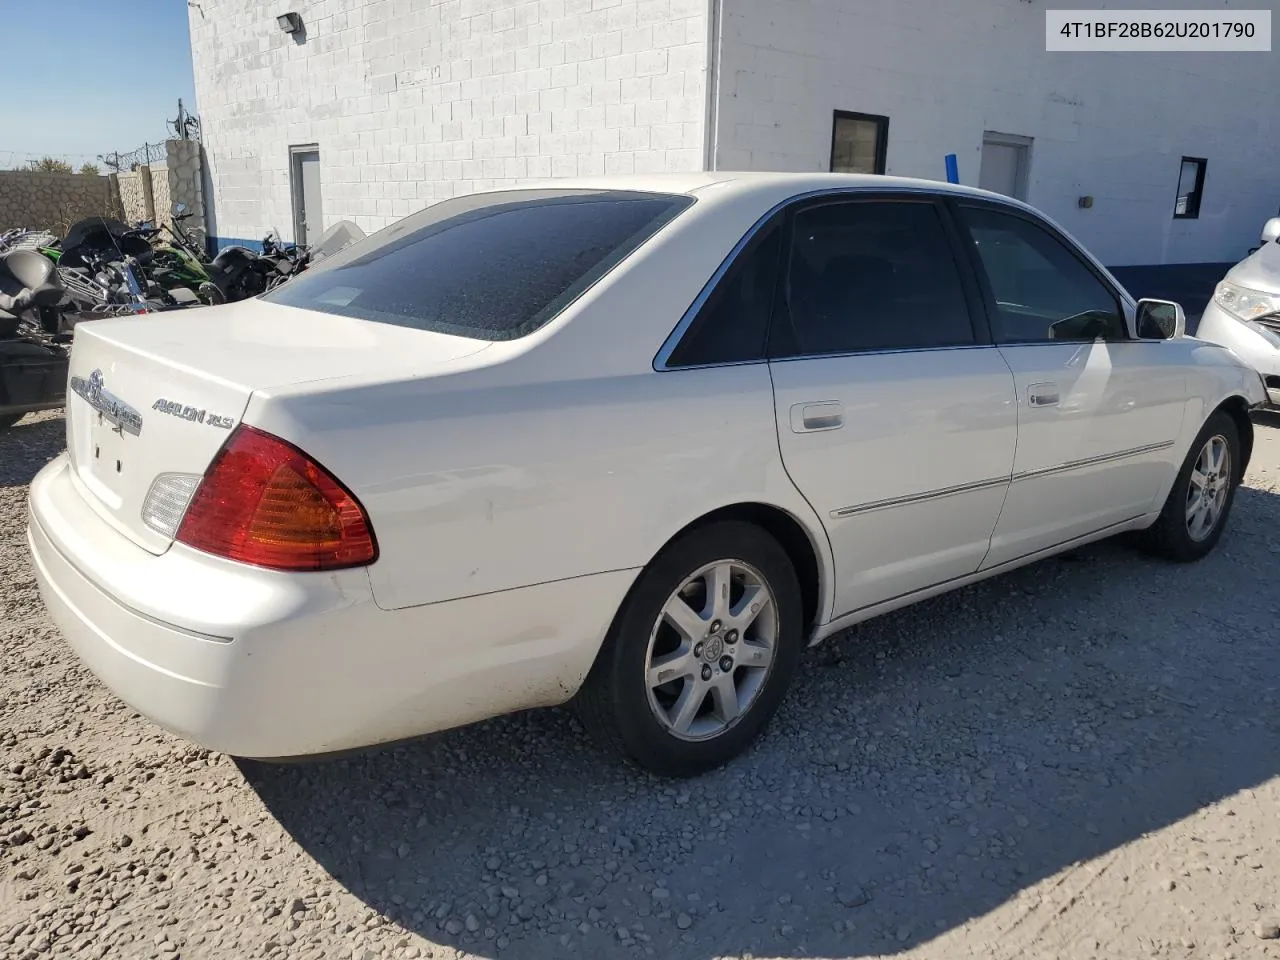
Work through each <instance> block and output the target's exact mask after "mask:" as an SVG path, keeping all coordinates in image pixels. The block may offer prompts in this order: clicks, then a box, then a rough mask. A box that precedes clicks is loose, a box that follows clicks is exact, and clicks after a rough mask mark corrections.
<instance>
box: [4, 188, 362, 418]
mask: <svg viewBox="0 0 1280 960" xmlns="http://www.w3.org/2000/svg"><path fill="white" fill-rule="evenodd" d="M190 217H191V214H188V213H186V212H185V210H184V209H183V207H182V205H181V204H180V205H179V206H178V208H177V210H176V212H175V214H174V216H173V224H172V226H169V225H165V226H163V227H160V228H157V227H153V226H151V225H149V224H139V225H137V226H134V227H129V226H127V225H126V224H124V223H121V222H120V221H119V220H113V219H110V218H107V217H92V218H90V219H87V220H81V221H80V222H78V223H76V224H74V225H73V226H72V227H71V229H70V230H68V231H67V234H66V236H65V237H63V238H62V239H58V238H57V237H55V236H54V235H53V234H50V233H47V232H43V231H33V230H25V229H16V230H8V231H5V232H3V233H0V430H4V429H7V428H8V427H10V426H12V425H13V424H14V423H16V422H17V421H18V419H19V418H20V417H22V415H23V414H24V413H29V412H32V411H35V410H46V409H52V408H54V407H60V406H62V404H63V402H64V401H65V399H66V382H67V363H68V359H69V356H70V349H71V343H72V340H73V334H74V329H75V325H76V324H77V323H80V322H82V321H84V320H93V319H98V318H101V317H112V316H128V315H134V314H144V313H157V312H162V311H169V310H188V309H193V308H198V307H203V306H207V305H216V304H223V303H231V302H234V301H236V300H244V299H246V298H248V297H255V296H258V295H259V294H262V293H265V292H267V291H268V290H271V289H273V288H275V287H276V286H278V285H279V284H281V283H284V282H286V281H287V280H288V279H289V278H290V277H293V276H295V275H297V274H298V273H300V272H302V271H303V270H305V269H307V267H308V266H310V265H311V264H313V263H315V262H318V261H319V260H321V259H323V258H324V257H326V256H331V255H332V254H334V253H336V252H337V251H338V250H341V249H343V248H344V247H347V246H349V245H350V244H352V243H354V242H355V241H357V240H359V239H362V238H363V237H364V233H363V232H362V231H361V230H360V228H359V227H357V226H356V225H355V224H353V223H351V222H350V221H347V220H344V221H341V222H339V223H337V224H335V225H334V226H333V227H331V228H329V230H327V231H325V233H324V234H323V235H322V236H321V237H320V238H319V239H318V240H317V241H316V243H314V244H312V245H310V246H297V245H294V244H284V243H282V242H281V240H280V238H279V235H278V234H277V233H276V232H275V231H272V232H271V233H269V234H268V235H267V236H266V237H265V238H264V239H263V241H262V251H261V252H257V251H254V250H251V249H249V248H248V247H244V246H232V247H226V248H224V249H222V250H221V251H219V252H218V253H217V255H216V256H213V257H210V256H208V254H207V253H206V252H205V249H204V245H203V244H202V243H200V242H198V241H197V240H196V239H195V238H194V237H193V236H192V235H191V234H190V233H189V232H188V231H187V229H186V228H185V226H184V221H186V220H188V219H190Z"/></svg>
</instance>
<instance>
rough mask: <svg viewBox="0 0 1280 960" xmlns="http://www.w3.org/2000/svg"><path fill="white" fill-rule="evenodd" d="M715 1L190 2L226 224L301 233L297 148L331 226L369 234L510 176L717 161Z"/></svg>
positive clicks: (211, 170)
mask: <svg viewBox="0 0 1280 960" xmlns="http://www.w3.org/2000/svg"><path fill="white" fill-rule="evenodd" d="M707 6H708V3H707V0H523V2H519V0H444V2H433V3H420V2H414V0H306V2H300V3H297V4H294V5H293V9H296V10H297V11H298V12H299V13H300V14H301V15H302V19H303V21H304V23H305V25H306V38H305V40H304V41H302V42H299V41H297V40H295V39H292V38H290V37H289V36H287V35H286V34H284V33H283V32H281V31H280V30H279V28H278V27H277V26H276V22H275V13H276V11H275V9H274V8H266V7H263V6H262V4H261V3H259V2H258V0H203V2H202V3H201V4H200V5H199V6H194V5H193V6H192V7H190V9H189V15H190V24H191V37H192V53H193V59H194V65H195V76H196V92H197V97H198V101H199V111H200V117H201V121H202V124H203V127H202V131H203V139H204V147H205V151H206V163H207V171H208V174H207V176H208V183H209V185H210V187H211V189H212V191H213V203H214V221H215V224H216V227H215V229H216V233H217V234H218V235H219V236H220V237H224V238H225V237H232V238H246V239H247V238H254V237H260V236H261V235H262V233H263V232H264V230H265V229H267V228H268V227H272V226H275V227H278V228H280V230H281V231H282V233H283V235H285V236H286V237H288V236H292V232H293V231H292V227H293V211H292V194H291V190H290V176H289V147H290V146H291V145H304V144H317V145H318V146H319V150H320V162H321V182H322V195H323V213H324V218H323V219H324V223H325V225H329V224H332V223H334V222H335V221H336V220H339V219H343V218H349V219H352V220H355V221H356V222H357V223H358V224H359V225H360V226H361V227H362V228H364V229H365V230H373V229H377V228H380V227H382V226H385V225H386V224H388V223H390V222H392V221H394V220H396V219H398V218H399V217H402V216H404V215H406V214H408V213H411V212H413V211H414V210H418V209H421V208H422V207H424V206H426V205H427V204H429V203H431V202H433V201H435V200H439V199H443V198H446V197H450V196H454V195H455V194H459V193H466V192H469V191H472V190H476V189H482V188H486V187H490V186H495V185H502V184H517V183H521V182H526V181H528V180H532V179H540V178H544V177H560V176H572V175H590V174H601V173H608V172H619V173H624V172H632V171H637V172H643V171H661V170H697V169H701V168H702V166H703V161H704V153H705V146H704V124H705V113H706V98H705V74H706V60H707Z"/></svg>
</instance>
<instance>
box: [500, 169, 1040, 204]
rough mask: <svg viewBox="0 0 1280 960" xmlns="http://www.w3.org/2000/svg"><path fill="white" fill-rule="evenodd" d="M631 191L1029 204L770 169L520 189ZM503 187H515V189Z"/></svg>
mask: <svg viewBox="0 0 1280 960" xmlns="http://www.w3.org/2000/svg"><path fill="white" fill-rule="evenodd" d="M530 188H537V189H561V190H564V189H569V190H572V189H590V190H631V191H637V192H641V193H675V194H683V195H687V196H693V197H704V196H707V197H709V196H711V195H721V196H724V195H728V194H737V195H741V194H746V193H753V194H756V195H758V196H760V197H761V198H766V197H767V198H770V199H771V200H772V202H774V203H777V202H781V201H783V200H786V199H787V198H789V197H794V196H799V195H802V194H806V193H811V192H817V191H823V190H858V189H867V190H876V191H882V192H893V191H908V192H915V191H921V190H927V191H930V192H932V193H945V194H953V195H957V196H970V197H982V198H986V199H990V200H998V201H1001V202H1004V203H1009V204H1013V205H1016V206H1025V205H1024V204H1022V203H1020V202H1019V201H1017V200H1013V199H1012V198H1010V197H1007V196H1004V195H1003V194H998V193H991V192H990V191H988V190H979V189H978V188H976V187H965V186H961V185H959V184H954V183H946V182H943V181H941V180H924V179H919V178H913V177H890V176H884V175H881V174H862V173H766V172H760V171H739V170H709V171H692V172H688V173H637V174H609V175H606V176H599V177H565V178H556V179H554V180H543V181H539V182H537V183H525V184H522V185H521V187H520V188H518V189H530ZM498 189H511V188H510V187H506V188H498Z"/></svg>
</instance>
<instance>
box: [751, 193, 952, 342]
mask: <svg viewBox="0 0 1280 960" xmlns="http://www.w3.org/2000/svg"><path fill="white" fill-rule="evenodd" d="M786 294H787V295H786V309H785V310H781V311H779V312H780V314H781V315H780V316H778V317H775V319H774V323H773V331H772V333H771V334H770V355H771V356H773V357H775V358H780V357H795V356H812V355H820V354H833V353H856V352H861V351H869V350H901V349H905V350H911V349H927V348H932V347H948V346H959V345H964V344H970V343H973V342H974V332H973V325H972V323H971V322H970V317H969V309H968V305H967V303H966V300H965V295H964V288H963V286H962V285H961V280H960V271H959V269H958V267H957V266H956V261H955V257H954V255H953V252H952V247H951V243H950V241H949V240H948V238H947V234H946V231H945V229H944V227H943V224H942V218H941V217H940V215H939V212H938V208H937V207H936V206H935V205H934V204H933V203H932V202H928V201H926V202H907V201H867V202H849V203H828V204H823V205H820V206H814V207H808V208H807V209H804V210H801V211H800V212H799V213H797V214H796V217H795V223H794V227H793V231H792V244H791V255H790V258H789V263H788V268H787V290H786Z"/></svg>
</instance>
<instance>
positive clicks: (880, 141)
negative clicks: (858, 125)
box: [827, 110, 889, 177]
mask: <svg viewBox="0 0 1280 960" xmlns="http://www.w3.org/2000/svg"><path fill="white" fill-rule="evenodd" d="M841 120H864V121H868V122H870V123H874V124H875V125H876V158H875V169H874V170H872V171H871V173H869V174H867V173H862V174H852V173H851V174H849V175H850V176H863V177H867V176H884V172H885V162H886V160H887V159H888V155H889V118H888V117H887V116H885V115H883V114H879V113H856V112H854V111H852V110H835V111H833V113H832V117H831V155H830V157H829V158H828V162H827V170H828V172H829V173H836V172H844V171H837V170H836V130H837V129H839V127H840V121H841Z"/></svg>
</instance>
